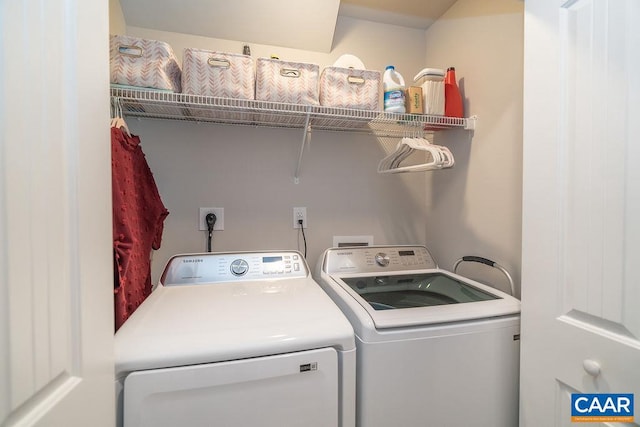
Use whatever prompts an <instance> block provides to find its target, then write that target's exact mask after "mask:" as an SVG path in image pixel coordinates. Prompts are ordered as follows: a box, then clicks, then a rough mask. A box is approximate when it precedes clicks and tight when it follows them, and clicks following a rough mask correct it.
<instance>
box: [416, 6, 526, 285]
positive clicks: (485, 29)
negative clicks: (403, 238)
mask: <svg viewBox="0 0 640 427" xmlns="http://www.w3.org/2000/svg"><path fill="white" fill-rule="evenodd" d="M523 28H524V27H523V2H521V1H519V0H483V1H481V2H479V1H477V0H458V2H456V3H455V4H454V6H453V7H452V8H451V9H449V10H448V11H447V12H446V13H445V15H444V16H443V17H441V18H440V19H439V20H438V21H437V22H436V23H435V24H434V25H432V26H431V27H430V28H429V29H428V30H427V33H426V44H427V49H426V64H427V66H438V67H443V68H444V67H447V66H455V67H456V74H457V77H458V79H459V80H460V81H461V88H462V90H463V92H464V96H465V114H466V115H477V116H478V122H477V129H476V130H475V132H473V134H472V135H466V134H465V133H462V132H459V131H455V132H442V133H440V134H438V135H437V141H439V142H440V143H443V144H445V145H447V146H448V147H449V148H450V149H451V150H452V152H453V154H454V156H455V159H456V165H455V167H454V168H453V169H450V170H447V171H442V172H438V173H432V174H427V175H426V186H427V188H426V195H427V207H426V209H427V212H426V217H427V218H428V222H427V228H426V235H427V244H428V245H429V247H430V248H431V249H432V252H433V253H434V255H435V256H436V258H437V259H438V261H439V263H440V264H441V265H442V266H444V267H446V268H451V266H452V264H453V263H454V262H455V260H456V259H458V258H460V257H461V256H463V255H468V254H469V255H481V256H485V257H488V258H491V259H493V260H494V261H497V262H498V263H500V264H502V265H504V266H505V267H506V268H507V269H508V270H509V271H510V272H511V273H512V275H513V276H514V279H515V281H516V282H519V277H520V265H521V262H520V256H521V241H522V240H521V229H522V221H521V218H522V209H521V204H522V73H523V42H524V32H523V31H524V30H523ZM468 136H472V138H469V137H468ZM461 267H462V266H461ZM467 267H468V268H467ZM465 268H466V270H461V271H465V274H469V275H473V274H476V273H477V274H478V276H477V277H476V278H478V279H481V280H482V281H486V280H488V281H489V282H490V283H496V284H499V285H504V284H506V281H505V280H504V278H503V277H502V276H501V275H497V276H496V275H493V274H491V275H489V274H488V273H489V272H486V271H480V270H484V269H483V268H473V266H472V265H467V266H465ZM471 270H474V271H471ZM485 277H486V280H484V279H485Z"/></svg>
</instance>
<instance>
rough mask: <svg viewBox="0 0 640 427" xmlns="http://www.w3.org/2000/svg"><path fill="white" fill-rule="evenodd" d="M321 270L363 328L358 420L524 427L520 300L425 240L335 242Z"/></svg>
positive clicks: (369, 425)
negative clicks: (451, 265) (445, 261)
mask: <svg viewBox="0 0 640 427" xmlns="http://www.w3.org/2000/svg"><path fill="white" fill-rule="evenodd" d="M316 273H317V276H316V280H317V281H318V283H320V285H321V286H322V287H323V288H324V289H325V291H326V292H327V293H328V294H329V295H330V296H331V298H332V299H333V300H334V301H335V302H336V303H337V304H338V306H339V307H340V308H341V309H342V311H343V313H344V314H345V315H346V316H347V318H348V319H349V320H350V322H351V324H352V325H353V328H354V330H355V333H356V346H357V374H356V383H357V386H356V390H357V391H356V396H357V397H356V425H358V426H362V427H388V426H402V427H417V426H426V427H467V426H480V427H513V426H516V425H518V384H519V382H518V375H519V374H518V370H519V353H520V345H519V339H520V335H519V334H520V302H519V301H518V300H517V299H515V298H513V297H511V296H510V295H507V294H505V293H503V292H500V291H499V290H496V289H493V288H491V287H489V286H486V285H483V284H481V283H478V282H475V281H472V280H470V279H467V278H465V277H462V276H459V275H457V274H454V273H451V272H448V271H445V270H442V269H439V268H438V267H437V265H436V263H435V261H434V260H433V257H432V256H431V255H430V253H429V251H428V250H427V248H425V247H424V246H377V247H353V248H332V249H328V250H327V251H325V253H324V255H323V256H322V258H321V259H320V261H319V263H318V270H317V272H316Z"/></svg>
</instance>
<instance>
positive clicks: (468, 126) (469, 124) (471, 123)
mask: <svg viewBox="0 0 640 427" xmlns="http://www.w3.org/2000/svg"><path fill="white" fill-rule="evenodd" d="M477 120H478V116H471V117H467V118H466V119H465V121H464V129H465V130H476V121H477Z"/></svg>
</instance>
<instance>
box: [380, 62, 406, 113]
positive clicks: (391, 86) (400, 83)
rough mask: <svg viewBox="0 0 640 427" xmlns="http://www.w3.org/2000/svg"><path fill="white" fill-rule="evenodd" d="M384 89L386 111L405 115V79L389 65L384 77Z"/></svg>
mask: <svg viewBox="0 0 640 427" xmlns="http://www.w3.org/2000/svg"><path fill="white" fill-rule="evenodd" d="M382 85H383V87H384V111H387V112H389V113H401V114H403V113H404V112H405V111H406V109H405V105H404V79H403V78H402V76H401V75H400V73H398V72H397V71H396V69H395V67H394V66H393V65H389V66H388V67H387V69H386V70H385V71H384V75H383V76H382Z"/></svg>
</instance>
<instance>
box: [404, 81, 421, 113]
mask: <svg viewBox="0 0 640 427" xmlns="http://www.w3.org/2000/svg"><path fill="white" fill-rule="evenodd" d="M404 99H405V107H406V110H407V114H424V106H423V105H422V88H421V87H417V86H411V87H409V88H407V89H406V90H405V97H404Z"/></svg>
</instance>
